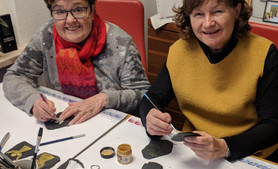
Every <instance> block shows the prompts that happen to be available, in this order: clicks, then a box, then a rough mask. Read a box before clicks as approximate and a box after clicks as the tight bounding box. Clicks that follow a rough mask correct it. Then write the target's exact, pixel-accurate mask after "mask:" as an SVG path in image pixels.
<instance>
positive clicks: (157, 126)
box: [146, 108, 173, 136]
mask: <svg viewBox="0 0 278 169" xmlns="http://www.w3.org/2000/svg"><path fill="white" fill-rule="evenodd" d="M171 120H172V118H171V116H170V114H169V113H162V112H161V111H159V110H157V109H154V108H153V109H151V110H150V112H149V113H148V115H147V117H146V129H147V132H148V133H149V134H150V135H158V136H162V135H169V134H171V131H172V130H173V128H172V127H171V126H170V125H169V123H170V122H171Z"/></svg>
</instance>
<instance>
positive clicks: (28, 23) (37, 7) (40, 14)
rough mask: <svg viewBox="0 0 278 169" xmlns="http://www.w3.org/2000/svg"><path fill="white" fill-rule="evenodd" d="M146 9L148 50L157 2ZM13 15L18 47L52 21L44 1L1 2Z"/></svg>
mask: <svg viewBox="0 0 278 169" xmlns="http://www.w3.org/2000/svg"><path fill="white" fill-rule="evenodd" d="M141 1H142V3H143V5H144V8H145V39H146V49H147V39H148V38H147V25H148V24H147V20H148V18H150V17H151V16H153V15H155V14H156V13H157V9H156V0H141ZM252 6H253V8H254V12H253V16H255V17H262V15H263V11H264V6H265V2H261V0H253V1H252ZM7 13H9V14H11V17H12V22H13V26H14V30H15V36H16V39H17V44H18V46H22V45H26V44H27V43H28V41H29V40H30V38H31V37H32V35H33V34H34V33H35V32H36V31H37V30H38V29H39V28H40V26H41V25H42V24H43V23H45V22H47V21H48V20H49V19H50V13H49V11H48V9H47V8H46V5H45V3H44V2H43V1H42V0H0V15H2V14H7Z"/></svg>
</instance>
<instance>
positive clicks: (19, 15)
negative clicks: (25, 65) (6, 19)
mask: <svg viewBox="0 0 278 169" xmlns="http://www.w3.org/2000/svg"><path fill="white" fill-rule="evenodd" d="M3 14H11V18H12V23H13V28H14V31H15V36H16V41H17V45H18V46H23V45H26V44H27V42H28V41H29V40H30V38H31V36H32V35H33V34H34V33H35V32H36V31H37V30H38V29H39V27H40V26H41V25H42V24H43V23H45V22H46V21H47V20H49V19H50V13H49V11H48V9H47V8H46V5H45V3H44V2H43V1H42V0H0V15H3Z"/></svg>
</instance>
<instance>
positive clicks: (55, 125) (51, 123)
mask: <svg viewBox="0 0 278 169" xmlns="http://www.w3.org/2000/svg"><path fill="white" fill-rule="evenodd" d="M61 114H62V112H60V113H58V114H57V117H58V118H59V117H60V115H61ZM73 118H74V116H73V115H72V116H70V117H69V118H67V119H66V120H64V122H63V123H61V124H59V123H56V121H55V120H49V121H47V122H44V125H45V127H46V128H47V129H48V130H55V129H59V128H62V127H66V126H68V124H69V122H70V121H71V120H72V119H73Z"/></svg>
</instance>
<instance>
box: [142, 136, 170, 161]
mask: <svg viewBox="0 0 278 169" xmlns="http://www.w3.org/2000/svg"><path fill="white" fill-rule="evenodd" d="M172 149H173V143H172V142H171V141H168V140H159V139H152V140H151V141H150V143H149V144H148V145H147V146H146V147H145V148H144V149H143V150H142V154H143V157H144V158H146V159H152V158H155V157H159V156H163V155H167V154H169V153H171V152H172Z"/></svg>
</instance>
